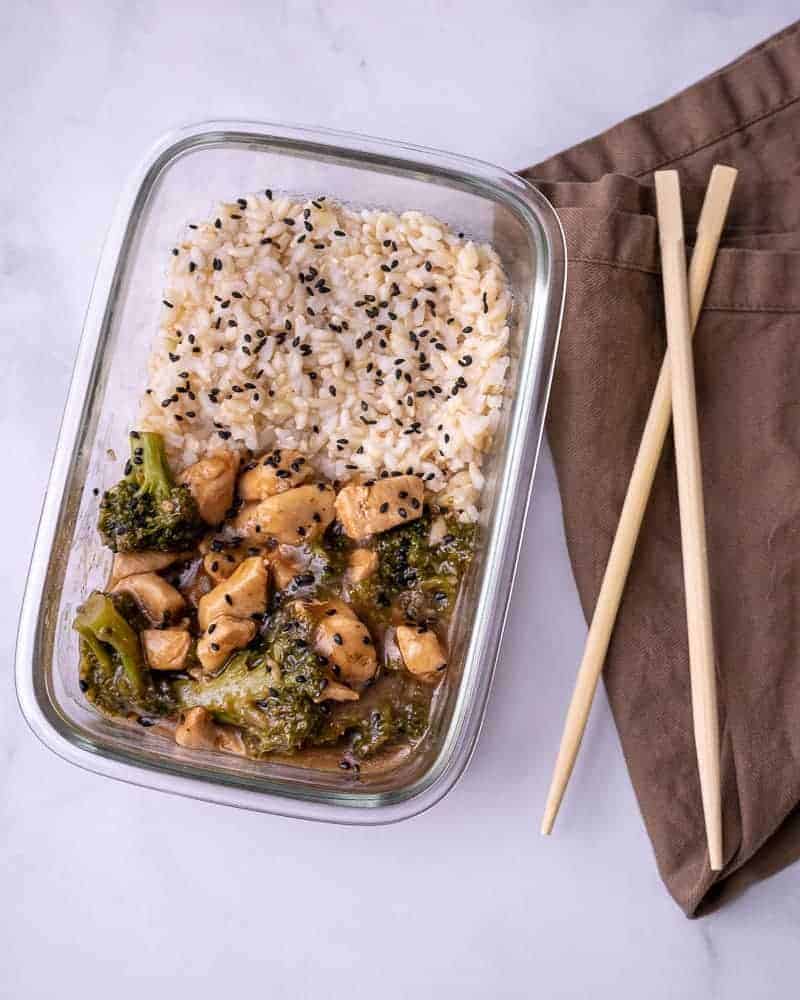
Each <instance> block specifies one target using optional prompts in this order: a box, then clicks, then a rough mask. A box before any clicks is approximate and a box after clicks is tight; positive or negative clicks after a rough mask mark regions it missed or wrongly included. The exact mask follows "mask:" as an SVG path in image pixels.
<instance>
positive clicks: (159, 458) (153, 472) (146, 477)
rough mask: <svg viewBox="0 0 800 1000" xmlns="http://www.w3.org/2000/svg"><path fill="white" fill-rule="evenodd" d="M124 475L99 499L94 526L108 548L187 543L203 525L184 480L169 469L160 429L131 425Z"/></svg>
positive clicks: (169, 548) (176, 547)
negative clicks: (133, 428)
mask: <svg viewBox="0 0 800 1000" xmlns="http://www.w3.org/2000/svg"><path fill="white" fill-rule="evenodd" d="M130 445H131V457H130V459H129V461H128V463H127V465H126V467H125V477H124V479H122V480H120V482H118V483H117V485H116V486H113V487H112V488H111V489H110V490H107V491H106V493H105V494H104V495H103V499H102V500H101V502H100V516H99V519H98V522H97V528H98V530H99V532H100V535H101V536H102V539H103V541H104V542H105V544H106V545H107V546H108V547H109V548H110V549H111V550H112V552H141V551H143V550H145V549H156V550H158V551H160V552H177V551H180V550H181V549H187V548H191V547H192V546H193V544H194V543H195V542H196V540H197V538H198V537H199V535H200V534H201V533H202V531H203V524H202V521H201V520H200V515H199V513H198V510H197V503H196V502H195V499H194V497H193V496H192V494H191V491H190V490H189V487H188V486H182V485H181V486H179V485H176V484H175V481H174V479H173V477H172V473H171V472H170V468H169V465H168V463H167V458H166V454H165V452H164V440H163V438H162V437H161V435H160V434H152V433H147V432H139V431H133V432H132V433H131V435H130Z"/></svg>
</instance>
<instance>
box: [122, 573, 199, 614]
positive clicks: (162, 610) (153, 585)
mask: <svg viewBox="0 0 800 1000" xmlns="http://www.w3.org/2000/svg"><path fill="white" fill-rule="evenodd" d="M112 593H114V594H123V593H124V594H130V595H131V596H132V597H133V598H134V600H135V601H136V603H137V604H138V605H139V607H140V608H141V609H142V611H144V613H145V614H146V615H147V617H148V618H149V619H150V621H151V622H152V623H153V624H154V625H163V624H165V623H166V622H169V621H175V620H176V619H177V618H178V617H180V614H181V612H182V611H183V606H184V601H183V595H182V594H181V592H180V591H179V590H176V589H175V588H174V587H172V586H170V584H168V583H167V581H166V580H164V579H163V578H162V577H160V576H159V575H158V574H157V573H136V574H134V575H133V576H126V577H125V579H124V580H120V582H119V583H118V584H117V585H116V587H114V588H113V590H112Z"/></svg>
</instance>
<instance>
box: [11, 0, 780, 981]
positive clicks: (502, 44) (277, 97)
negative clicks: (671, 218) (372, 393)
mask: <svg viewBox="0 0 800 1000" xmlns="http://www.w3.org/2000/svg"><path fill="white" fill-rule="evenodd" d="M795 14H796V7H795V5H794V4H792V3H790V2H789V0H771V2H770V0H766V2H761V3H759V4H757V5H756V4H745V3H743V2H739V3H732V2H725V0H716V2H714V0H708V2H706V3H702V2H692V0H681V2H679V3H678V2H673V3H669V2H660V3H645V4H641V3H640V4H636V5H630V6H627V5H621V4H608V3H605V4H591V3H590V4H587V3H580V2H577V0H561V2H558V3H556V2H551V3H541V2H540V3H530V2H527V3H526V2H524V0H520V2H518V3H508V2H505V0H497V2H494V3H489V4H487V3H479V2H468V3H458V2H455V0H428V2H427V3H420V2H416V0H415V2H398V3H394V4H387V3H380V4H378V3H371V2H368V0H363V2H350V3H328V2H324V0H318V2H316V3H305V2H304V3H294V4H293V3H289V2H285V3H270V2H268V0H260V2H256V0H253V2H246V0H221V2H214V3H211V2H208V0H193V2H189V0H172V2H169V0H164V2H162V3H146V2H135V0H105V2H99V0H98V2H83V0H50V2H44V0H39V2H28V3H23V2H21V0H15V2H13V3H8V4H7V5H5V6H4V9H3V14H2V29H0V81H2V93H3V101H2V105H1V106H0V124H2V135H3V141H2V143H0V177H2V185H1V186H0V218H1V219H2V225H1V226H0V298H1V299H2V303H3V308H2V312H0V327H1V328H2V336H1V337H0V382H1V383H2V393H0V442H1V447H2V453H3V455H4V456H6V475H11V476H13V487H12V488H7V492H6V491H4V492H3V493H2V494H1V495H0V511H2V517H3V519H4V520H10V521H11V523H12V524H13V529H12V530H11V531H6V535H5V538H4V558H3V559H2V560H0V578H2V584H3V596H4V601H3V610H2V612H0V614H1V615H2V618H1V619H0V620H2V629H1V630H0V649H1V650H2V661H3V663H4V664H5V671H4V675H3V677H2V678H1V679H0V784H1V785H2V796H1V798H0V842H2V845H3V862H2V864H1V865H0V873H1V874H0V888H1V889H2V898H3V905H2V907H0V911H1V912H2V916H0V940H2V946H0V995H2V996H4V997H9V998H10V997H14V998H16V1000H32V998H36V997H49V996H52V995H56V994H59V995H66V996H70V995H73V994H77V992H78V990H80V995H81V996H83V997H84V998H85V1000H94V998H101V997H102V998H104V997H106V996H109V995H111V996H114V997H115V998H116V1000H128V998H134V997H136V998H139V997H141V996H142V995H143V994H142V989H143V988H144V989H148V990H150V991H151V992H150V995H154V996H162V995H164V996H166V995H170V994H171V995H178V996H183V995H189V991H190V990H191V995H193V996H195V997H197V998H198V1000H200V998H212V997H214V998H216V997H219V996H226V995H227V996H232V995H233V994H234V991H236V990H239V989H241V990H245V989H248V988H250V990H252V989H254V988H257V989H258V990H259V993H262V994H264V995H267V996H273V997H279V996H282V997H291V998H305V997H316V996H319V995H326V996H331V997H340V996H341V997H345V996H346V997H348V998H349V1000H360V998H362V997H364V998H366V997H372V996H378V997H381V1000H400V998H405V997H409V996H420V997H428V996H434V995H435V996H439V997H451V996H452V997H454V998H455V997H458V998H459V1000H466V998H470V997H475V998H483V997H492V996H498V997H514V998H516V997H531V996H536V997H542V998H544V1000H550V998H562V997H564V998H566V997H570V998H572V997H575V998H578V997H586V996H593V997H612V996H613V997H615V998H627V997H630V998H634V997H635V998H637V1000H638V998H640V997H647V998H650V1000H664V998H668V997H681V998H700V997H703V998H708V997H720V998H721V997H725V998H740V997H741V998H744V997H748V998H750V997H759V998H764V997H781V996H783V995H787V996H788V995H790V994H796V991H797V985H796V983H797V976H798V972H799V971H800V952H798V935H800V896H799V895H798V891H799V890H800V867H796V868H795V869H794V870H789V871H787V872H785V873H783V874H781V875H779V876H777V877H776V878H774V879H772V880H771V881H770V882H768V883H766V884H764V885H762V886H760V887H758V888H756V889H754V890H751V891H750V892H749V893H748V894H747V895H746V896H745V897H744V898H742V899H741V900H739V901H738V902H736V903H734V904H733V905H732V906H731V907H730V908H729V909H727V910H726V911H724V912H722V913H720V914H718V915H716V916H713V917H711V918H708V919H706V920H703V921H700V922H689V921H687V920H685V919H684V917H683V916H682V915H681V914H680V913H679V911H678V909H677V908H676V907H675V905H674V903H673V902H672V901H671V900H670V899H669V897H668V896H667V893H666V892H665V890H664V889H663V887H662V886H661V884H660V882H659V879H658V876H657V874H656V870H655V867H654V864H653V858H652V854H651V849H650V846H649V844H648V841H647V839H646V837H645V834H644V831H643V828H642V823H641V820H640V818H639V814H638V812H637V809H636V804H635V801H634V797H633V794H632V792H631V788H630V785H629V783H628V779H627V776H626V773H625V770H624V766H623V761H622V758H621V755H620V751H619V746H618V742H617V739H616V735H615V733H614V731H613V727H612V724H611V720H610V717H609V714H608V710H607V706H606V704H605V701H604V699H603V698H602V697H601V698H599V699H598V703H597V706H596V710H595V712H594V714H593V717H592V720H591V724H590V727H589V731H588V735H587V739H586V744H585V752H584V754H583V756H582V757H581V759H580V762H579V765H578V768H577V772H576V775H575V778H574V780H573V783H572V788H571V792H570V795H569V798H568V801H567V802H566V805H565V808H564V810H563V813H562V817H561V823H560V826H559V830H558V836H557V837H555V838H554V839H551V840H550V841H543V840H542V839H540V838H539V836H538V834H537V832H536V831H537V828H538V822H539V815H540V809H541V806H542V802H543V798H544V794H545V790H546V784H547V781H548V779H549V773H550V767H551V763H552V756H553V750H554V746H555V742H556V738H557V734H558V731H559V727H560V724H561V718H562V712H563V710H564V706H565V701H566V698H567V695H568V691H569V689H570V684H571V680H572V677H573V674H574V669H575V664H576V660H577V657H578V654H579V652H580V649H581V644H582V639H583V636H584V633H585V627H584V624H583V621H582V618H581V615H580V612H579V609H578V604H577V601H576V597H575V591H574V586H573V582H572V577H571V574H570V569H569V565H568V562H567V558H566V554H565V549H564V542H563V535H562V528H561V521H560V511H559V500H558V494H557V490H556V486H555V482H554V476H553V471H552V467H551V464H550V460H549V457H548V456H545V457H544V460H543V462H542V463H541V467H540V472H539V476H538V482H537V487H536V494H535V503H534V507H533V512H532V516H531V518H530V522H529V528H528V532H527V538H526V542H525V547H524V552H523V557H522V563H521V568H520V574H519V581H518V585H517V589H516V594H515V598H514V606H513V611H512V614H511V618H510V622H509V628H508V634H507V639H506V642H505V646H504V649H503V652H502V659H501V663H500V667H499V673H498V678H497V683H496V688H495V692H494V695H493V698H492V702H491V706H490V709H489V713H488V718H487V720H486V726H485V729H484V733H483V736H482V738H481V741H480V745H479V748H478V752H477V755H476V757H475V759H474V762H473V764H472V766H471V767H470V769H469V771H468V773H467V775H466V777H465V778H464V780H463V781H462V782H461V784H460V785H459V786H458V787H457V788H456V789H455V790H454V791H453V793H452V794H451V795H450V796H449V797H448V798H447V799H446V800H445V801H444V802H442V803H441V804H440V805H438V806H437V807H436V808H435V809H434V810H433V811H432V812H430V813H428V814H426V815H424V816H422V817H419V818H417V819H415V820H412V821H410V822H408V823H405V824H401V825H399V826H395V827H390V828H379V829H342V828H335V827H327V826H316V825H311V824H304V823H301V822H297V821H289V820H284V819H277V818H272V817H269V816H263V815H252V814H247V813H242V812H237V811H234V810H229V809H223V808H220V807H216V806H209V805H204V804H200V803H196V802H190V801H187V800H181V799H176V798H172V797H168V796H165V795H161V794H158V793H156V792H151V791H145V790H140V789H136V788H132V787H128V786H125V785H120V784H116V783H114V782H111V781H108V780H106V779H104V778H100V777H96V776H94V775H91V774H87V773H84V772H83V771H80V770H78V769H77V768H74V767H71V766H69V765H67V764H65V763H63V762H61V761H60V760H58V759H57V758H56V757H54V756H53V755H52V754H51V753H49V751H47V750H45V749H44V748H43V747H42V746H40V745H39V744H38V743H37V741H36V740H35V739H34V737H33V736H32V735H31V733H30V732H29V731H28V730H27V728H26V726H25V724H24V722H23V721H22V719H21V717H20V714H19V712H18V709H17V705H16V701H15V698H14V694H13V686H12V679H11V676H12V675H11V666H12V658H13V642H14V631H15V627H16V619H17V612H18V607H19V602H20V598H21V594H22V588H23V581H24V575H25V569H26V565H27V561H28V557H29V553H30V549H31V546H32V543H33V537H34V530H35V524H36V517H37V512H38V508H39V504H40V500H41V496H42V491H43V489H44V486H45V483H46V481H47V474H48V466H49V462H50V458H51V455H52V451H53V447H54V443H55V437H56V432H57V428H58V422H59V417H60V413H61V409H62V405H63V402H64V398H65V394H66V391H67V384H68V380H69V374H70V367H71V364H72V361H73V357H74V353H75V347H76V344H77V340H78V336H79V333H80V328H81V321H82V316H83V311H84V308H85V305H86V302H87V299H88V295H89V289H90V286H91V282H92V275H93V272H94V269H95V265H96V262H97V259H98V255H99V252H100V247H101V243H102V240H103V236H104V233H105V230H106V226H107V224H108V222H109V219H110V216H111V212H112V209H113V206H114V202H115V199H116V197H117V194H118V192H119V190H120V187H121V185H122V182H123V179H124V178H125V176H126V174H127V172H128V170H129V169H130V167H131V165H132V164H133V162H134V161H136V160H137V159H138V158H139V157H140V155H141V154H142V152H143V150H144V149H146V148H147V147H148V146H149V145H150V144H151V143H152V141H153V140H154V139H155V138H156V137H157V136H158V135H160V134H161V133H162V132H164V131H166V130H167V129H169V128H171V127H173V126H176V125H178V124H181V123H184V122H187V121H192V120H197V119H202V118H209V117H214V116H220V117H226V116H227V117H244V118H247V117H252V118H264V119H274V120H284V121H305V122H309V123H316V124H320V125H330V126H333V127H339V128H344V129H353V130H358V131H364V132H371V133H374V134H377V135H385V136H389V137H396V138H400V139H407V140H412V141H414V142H419V143H422V144H429V145H436V146H440V147H442V148H449V149H451V150H454V151H459V152H464V153H468V154H473V155H476V156H479V157H484V158H486V159H490V160H493V161H496V162H497V163H501V164H504V165H506V166H509V167H519V166H523V165H525V164H527V163H530V162H535V161H537V160H539V159H541V158H543V157H544V156H546V155H547V154H550V153H553V152H556V151H557V150H558V149H560V148H563V147H565V146H567V145H569V144H571V143H573V142H575V141H577V140H579V139H581V138H583V137H585V136H588V135H590V134H593V133H595V132H597V131H599V130H601V129H603V128H604V127H606V126H608V125H611V124H612V123H613V122H615V121H617V120H618V119H620V118H622V117H624V116H626V115H628V114H630V113H633V112H635V111H638V110H640V109H642V108H644V107H646V106H648V105H650V104H652V103H654V102H656V101H659V100H662V99H663V98H665V97H667V96H668V95H669V94H671V93H672V92H674V91H675V90H677V89H678V88H680V87H682V86H684V85H686V84H688V83H690V82H692V81H693V80H695V79H696V78H698V77H699V76H701V75H702V74H705V73H707V72H709V71H710V70H712V69H714V68H716V67H717V66H719V65H720V64H722V63H723V62H725V61H727V60H729V59H730V58H732V57H734V56H735V55H736V54H738V53H739V52H740V51H742V50H744V49H745V48H748V47H749V46H751V45H752V44H754V43H756V42H757V41H759V40H760V39H761V38H763V37H764V36H766V35H768V34H770V33H772V32H773V31H775V30H777V29H778V28H780V27H782V26H783V25H784V24H786V23H787V22H788V21H789V20H791V18H792V17H793V16H794V15H795ZM567 36H569V37H570V38H571V39H572V42H571V45H570V50H569V52H568V53H566V52H564V39H565V37H567ZM12 470H13V472H12ZM168 990H169V991H170V994H168V992H167V991H168Z"/></svg>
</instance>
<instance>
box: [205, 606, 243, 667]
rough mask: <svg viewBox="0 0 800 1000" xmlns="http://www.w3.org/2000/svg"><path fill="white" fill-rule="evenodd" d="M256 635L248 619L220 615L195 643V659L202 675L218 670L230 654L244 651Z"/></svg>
mask: <svg viewBox="0 0 800 1000" xmlns="http://www.w3.org/2000/svg"><path fill="white" fill-rule="evenodd" d="M255 635H256V623H255V622H254V621H251V620H250V619H249V618H232V617H231V616H230V615H222V616H221V617H220V618H217V619H215V620H214V621H213V622H211V623H210V625H209V626H208V628H207V629H206V631H205V634H204V635H203V636H202V637H201V638H200V639H199V641H198V643H197V659H198V660H199V661H200V663H201V665H202V667H203V673H204V674H211V673H213V672H214V671H215V670H219V668H220V667H221V666H222V664H223V663H224V662H225V661H226V660H227V659H228V657H229V656H230V655H231V653H233V652H235V651H236V650H237V649H244V648H245V646H246V645H247V644H248V643H249V642H251V641H252V640H253V639H254V638H255Z"/></svg>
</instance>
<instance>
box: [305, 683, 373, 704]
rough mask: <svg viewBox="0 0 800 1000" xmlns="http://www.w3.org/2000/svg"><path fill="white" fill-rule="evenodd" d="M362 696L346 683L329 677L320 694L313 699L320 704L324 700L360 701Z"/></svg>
mask: <svg viewBox="0 0 800 1000" xmlns="http://www.w3.org/2000/svg"><path fill="white" fill-rule="evenodd" d="M360 697H361V696H360V695H359V693H358V691H354V690H353V689H352V688H349V687H347V685H346V684H340V683H339V682H338V681H334V680H331V678H328V682H327V684H326V685H325V687H324V688H323V689H322V691H321V692H320V694H319V696H318V697H317V698H312V699H311V700H312V701H314V702H316V703H317V704H319V703H320V702H323V701H358V699H359V698H360Z"/></svg>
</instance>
